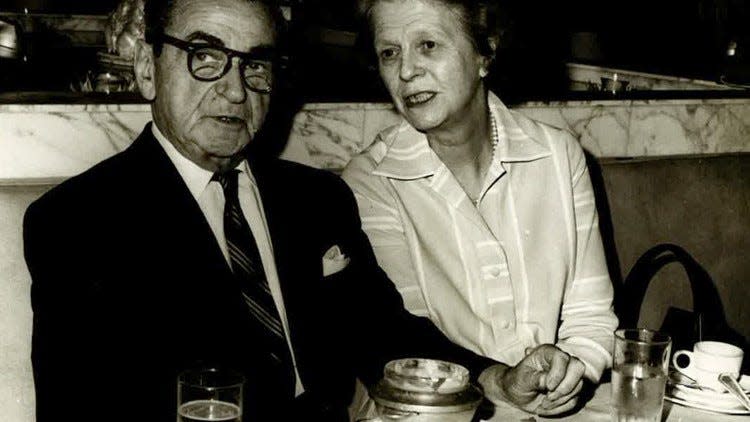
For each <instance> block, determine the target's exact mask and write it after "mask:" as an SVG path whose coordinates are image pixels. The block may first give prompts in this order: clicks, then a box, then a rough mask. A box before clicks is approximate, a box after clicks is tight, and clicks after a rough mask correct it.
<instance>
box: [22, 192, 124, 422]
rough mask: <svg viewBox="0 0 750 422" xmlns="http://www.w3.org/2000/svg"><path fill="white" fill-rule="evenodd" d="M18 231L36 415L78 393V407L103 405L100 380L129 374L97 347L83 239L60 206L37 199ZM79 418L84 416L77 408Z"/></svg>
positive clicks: (46, 415)
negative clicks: (27, 284) (26, 276)
mask: <svg viewBox="0 0 750 422" xmlns="http://www.w3.org/2000/svg"><path fill="white" fill-rule="evenodd" d="M23 236H24V255H25V259H26V263H27V266H28V268H29V271H30V273H31V278H32V285H31V303H32V308H33V312H34V317H33V334H32V353H31V359H32V366H33V372H34V384H35V390H36V408H37V420H38V421H39V422H46V421H51V420H56V419H57V418H58V417H59V415H64V414H76V413H77V412H79V411H80V406H81V405H82V404H83V403H81V397H85V400H86V402H87V403H90V405H89V404H86V406H88V408H87V409H86V412H87V413H88V412H89V411H91V412H93V413H91V415H96V414H97V413H96V412H97V410H98V409H96V407H97V406H100V407H101V408H102V409H101V410H103V409H104V408H106V407H109V405H111V404H112V403H111V400H113V399H114V398H113V397H110V395H111V391H109V390H108V388H107V386H108V385H111V383H113V382H117V381H116V377H117V376H130V375H126V374H120V375H118V373H119V371H117V370H116V369H115V368H114V367H111V366H110V364H109V362H108V357H107V353H106V352H104V351H103V348H102V347H103V345H102V344H103V343H102V341H101V340H102V333H103V332H104V331H103V327H102V326H101V325H100V322H101V319H100V318H98V317H97V315H99V314H98V312H97V310H96V309H95V308H96V301H95V300H92V299H93V296H94V291H95V287H94V286H95V280H94V274H95V270H94V269H93V264H92V262H91V261H90V260H91V258H92V257H91V256H90V254H88V253H87V252H86V249H84V248H82V245H86V244H87V243H88V241H89V240H90V239H87V238H86V236H85V234H84V233H82V232H81V231H79V230H77V228H76V225H75V224H74V223H73V222H72V221H70V219H68V218H66V217H65V216H64V213H60V212H57V210H53V209H50V208H49V207H40V206H39V205H38V203H35V204H32V205H31V206H30V207H29V209H28V210H27V212H26V214H25V217H24V234H23ZM92 247H94V245H92ZM82 395H83V396H82ZM92 417H94V416H92ZM82 420H87V419H86V416H85V415H84V416H83V419H82Z"/></svg>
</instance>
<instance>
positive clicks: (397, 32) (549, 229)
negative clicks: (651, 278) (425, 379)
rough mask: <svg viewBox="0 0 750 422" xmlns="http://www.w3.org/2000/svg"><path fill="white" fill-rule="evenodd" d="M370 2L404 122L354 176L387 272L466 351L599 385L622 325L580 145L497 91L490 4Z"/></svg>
mask: <svg viewBox="0 0 750 422" xmlns="http://www.w3.org/2000/svg"><path fill="white" fill-rule="evenodd" d="M361 3H362V4H361V5H360V6H361V10H362V12H363V13H364V16H365V17H366V20H367V24H368V27H369V29H370V34H371V36H372V41H373V44H374V48H375V53H376V56H377V60H378V66H379V70H380V76H381V78H382V80H383V82H384V83H385V86H386V88H387V89H388V92H389V93H390V95H391V98H392V100H393V103H394V104H395V107H396V109H397V110H398V112H399V113H400V115H401V116H402V117H403V120H402V122H401V123H400V124H397V125H395V126H393V127H390V128H388V129H386V130H384V131H382V132H381V133H380V134H379V135H378V136H377V138H376V139H375V141H374V143H373V144H372V145H371V146H370V147H369V148H368V149H367V150H366V151H364V152H363V153H362V154H360V155H359V156H357V157H355V158H354V159H353V160H352V161H351V162H350V164H349V165H348V167H347V168H346V170H345V171H344V174H343V177H344V179H345V180H346V181H347V182H348V184H349V185H350V186H351V188H352V189H353V191H354V192H355V195H356V197H357V200H358V203H359V207H360V213H361V215H362V225H363V228H364V229H365V231H366V232H367V234H368V236H369V238H370V241H371V242H372V244H373V247H374V249H375V253H376V255H377V258H378V261H379V263H380V265H381V266H382V267H383V268H384V269H385V271H386V272H387V273H388V275H389V276H390V278H391V280H393V282H394V283H395V284H396V286H397V287H398V289H399V291H400V292H401V294H402V296H403V299H404V302H405V304H406V306H407V308H408V309H409V310H410V311H411V312H413V313H415V314H418V315H423V316H427V317H429V318H430V319H431V320H432V321H433V322H434V323H435V324H436V325H438V326H439V327H440V328H441V329H442V330H443V332H444V333H445V334H446V335H447V336H449V337H450V338H451V339H452V340H453V341H454V342H456V343H458V344H460V345H462V346H464V347H466V348H468V349H471V350H473V351H475V352H477V353H480V354H483V355H486V356H488V357H491V358H494V359H496V360H499V361H502V362H505V363H507V364H509V365H516V364H518V363H519V362H521V360H522V359H523V358H524V356H525V355H526V354H527V353H529V352H530V351H532V350H536V349H537V348H540V347H543V348H555V349H556V350H561V351H563V352H565V353H563V355H565V356H566V358H567V359H569V363H568V369H567V371H568V372H567V373H566V375H565V377H566V379H567V378H573V379H575V381H578V380H579V379H581V378H582V377H585V378H587V379H589V380H590V381H592V382H597V381H598V380H599V378H600V377H601V375H602V371H603V370H604V369H606V368H607V367H608V366H609V365H610V364H611V354H610V351H611V350H612V343H613V334H612V332H613V330H614V329H615V328H616V326H617V318H616V317H615V315H614V313H613V310H612V296H613V289H612V284H611V281H610V279H609V276H608V272H607V267H606V264H605V259H604V254H603V247H602V242H601V238H600V234H599V232H598V225H597V220H598V217H597V211H596V207H595V203H594V194H593V191H592V187H591V181H590V178H589V174H588V171H587V168H586V162H585V159H584V154H583V151H582V149H581V147H580V145H579V144H578V142H577V141H576V139H574V138H573V137H572V136H571V135H570V134H569V133H567V132H564V131H561V130H559V129H556V128H553V127H550V126H547V125H544V124H542V123H539V122H535V121H533V120H530V119H528V118H526V117H524V116H522V115H520V114H518V113H516V112H513V111H510V110H508V109H507V108H506V107H505V105H503V103H502V102H501V101H500V99H498V97H497V96H495V94H493V93H492V92H489V91H488V90H487V87H486V86H485V78H486V77H487V75H488V73H489V69H490V64H491V62H492V61H493V58H494V50H495V47H496V45H497V40H498V39H497V37H495V36H493V34H492V33H491V32H490V30H489V29H491V28H489V27H490V25H486V24H485V23H483V22H482V21H483V20H484V21H485V22H486V21H487V20H488V18H487V16H488V15H487V11H488V9H487V8H483V7H482V5H481V4H480V3H481V2H477V1H472V0H371V1H361ZM488 28H489V29H488ZM576 378H577V379H576ZM501 384H502V383H501ZM505 387H507V388H510V389H513V386H508V385H505ZM510 401H511V402H515V403H514V404H517V405H519V404H522V403H519V402H518V401H516V400H510ZM547 413H554V412H547Z"/></svg>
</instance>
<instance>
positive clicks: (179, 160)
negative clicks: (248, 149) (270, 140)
mask: <svg viewBox="0 0 750 422" xmlns="http://www.w3.org/2000/svg"><path fill="white" fill-rule="evenodd" d="M151 131H152V132H153V134H154V138H156V140H157V141H158V142H159V145H161V147H162V148H163V149H164V152H166V153H167V156H168V157H169V159H170V161H172V164H174V166H175V167H176V168H177V172H178V173H180V176H181V177H182V180H183V181H184V182H185V184H186V185H187V187H188V190H190V193H191V194H192V195H193V197H194V198H195V199H196V200H198V198H199V197H200V196H201V195H202V194H203V192H204V191H205V190H206V187H207V186H208V184H209V183H210V182H211V178H212V177H213V175H214V174H213V172H210V171H208V170H206V169H204V168H202V167H200V166H198V165H197V164H195V163H194V162H192V161H190V159H188V158H187V157H185V156H184V155H182V154H181V153H180V152H179V151H177V148H175V147H174V145H172V143H171V142H170V141H169V140H167V138H166V136H164V134H163V133H162V132H161V131H160V130H159V128H158V127H156V123H154V124H152V125H151ZM236 169H237V170H240V172H242V173H245V174H246V175H247V176H248V178H249V179H250V183H251V184H253V185H254V184H255V179H254V178H253V174H252V172H250V169H249V168H248V167H247V160H242V161H241V162H240V163H239V164H238V165H237V167H236Z"/></svg>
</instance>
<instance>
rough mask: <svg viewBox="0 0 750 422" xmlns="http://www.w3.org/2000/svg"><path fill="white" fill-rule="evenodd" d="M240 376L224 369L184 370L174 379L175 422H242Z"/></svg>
mask: <svg viewBox="0 0 750 422" xmlns="http://www.w3.org/2000/svg"><path fill="white" fill-rule="evenodd" d="M243 385H244V378H243V377H242V375H240V374H238V373H236V372H234V371H230V370H224V369H217V368H200V369H191V370H187V371H185V372H183V373H181V374H180V376H179V377H178V378H177V422H197V421H225V422H241V421H242V388H243Z"/></svg>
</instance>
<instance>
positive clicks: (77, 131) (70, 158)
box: [0, 98, 750, 183]
mask: <svg viewBox="0 0 750 422" xmlns="http://www.w3.org/2000/svg"><path fill="white" fill-rule="evenodd" d="M514 108H515V109H516V110H518V111H519V112H520V113H523V114H525V115H527V116H529V117H531V118H534V119H537V120H540V121H543V122H545V123H548V124H551V125H553V126H556V127H560V128H564V129H566V130H569V131H570V132H572V133H573V134H574V135H575V136H576V137H577V138H578V139H579V141H580V142H581V145H582V146H583V147H584V148H585V149H586V150H588V151H589V152H590V153H591V154H592V155H594V156H595V157H648V156H663V155H685V154H717V153H735V152H750V98H724V99H721V98H706V99H666V100H653V99H637V98H636V99H633V98H631V99H627V100H580V101H564V102H533V101H530V102H525V103H520V104H518V105H516V106H514ZM150 118H151V113H150V109H149V106H148V104H143V103H135V104H85V103H79V104H0V151H3V153H2V154H0V183H4V182H3V181H6V182H7V181H8V180H10V181H11V182H12V181H13V180H21V179H24V180H42V179H45V178H52V179H54V178H60V177H67V176H70V175H73V174H76V173H79V172H81V171H83V170H85V169H87V168H88V167H90V166H92V165H93V164H95V163H97V162H99V161H101V160H103V159H104V158H107V157H108V156H111V155H113V154H115V153H117V152H118V151H121V150H123V149H124V148H126V147H127V146H128V145H129V144H130V142H131V141H132V140H133V139H134V138H135V137H136V136H137V135H138V133H139V132H140V131H141V130H142V129H143V127H144V125H145V124H146V122H148V121H149V120H150ZM398 121H399V116H398V115H397V113H396V112H395V111H394V109H393V107H392V106H391V105H390V104H385V103H314V104H307V105H305V106H304V107H303V109H302V110H300V112H298V113H297V115H296V116H295V118H294V122H293V124H292V130H291V133H290V136H289V140H288V142H287V144H286V148H285V150H284V151H283V153H282V156H283V157H284V158H287V159H290V160H293V161H297V162H301V163H304V164H308V165H311V166H314V167H318V168H325V169H329V170H332V171H335V172H338V171H340V170H341V169H343V167H344V166H345V165H346V163H347V162H348V161H349V159H350V158H351V157H352V156H353V155H355V154H357V153H359V152H360V151H362V150H363V149H364V148H366V147H367V146H368V145H369V144H370V143H371V142H372V140H373V139H374V138H375V136H376V135H377V133H378V132H379V131H381V130H382V129H384V128H386V127H388V126H390V125H392V124H395V123H396V122H398Z"/></svg>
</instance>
